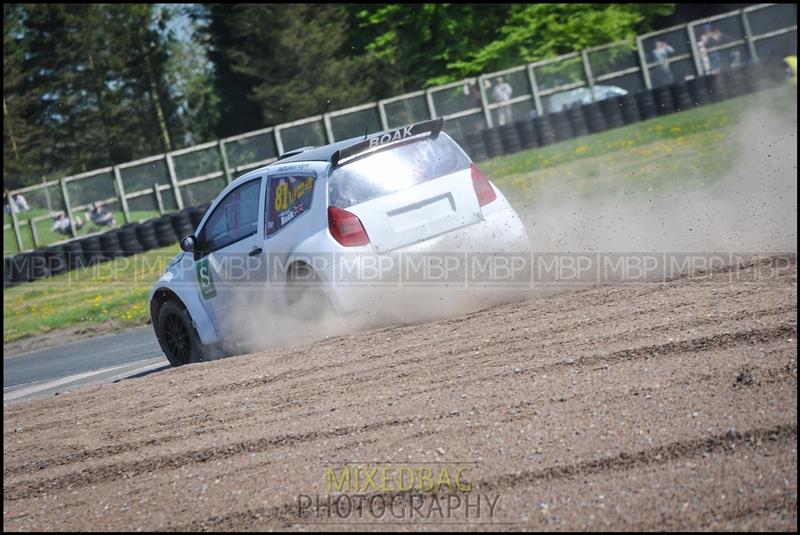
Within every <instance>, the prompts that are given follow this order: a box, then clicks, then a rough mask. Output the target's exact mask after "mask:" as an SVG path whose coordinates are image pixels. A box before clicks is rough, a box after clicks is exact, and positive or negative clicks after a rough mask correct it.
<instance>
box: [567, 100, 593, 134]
mask: <svg viewBox="0 0 800 535" xmlns="http://www.w3.org/2000/svg"><path fill="white" fill-rule="evenodd" d="M567 117H569V123H570V125H572V133H573V134H575V137H580V136H588V135H589V125H588V124H586V117H585V116H584V115H583V106H573V107H572V108H570V109H569V110H567Z"/></svg>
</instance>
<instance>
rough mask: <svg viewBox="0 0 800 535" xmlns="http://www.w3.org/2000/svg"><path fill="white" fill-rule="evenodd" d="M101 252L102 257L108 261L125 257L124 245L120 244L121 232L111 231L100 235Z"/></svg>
mask: <svg viewBox="0 0 800 535" xmlns="http://www.w3.org/2000/svg"><path fill="white" fill-rule="evenodd" d="M100 250H101V251H102V256H103V257H104V258H106V259H108V260H111V259H112V258H117V257H120V256H123V255H124V254H125V252H124V251H123V250H122V244H121V243H120V242H119V231H118V230H110V231H108V232H106V233H104V234H101V235H100Z"/></svg>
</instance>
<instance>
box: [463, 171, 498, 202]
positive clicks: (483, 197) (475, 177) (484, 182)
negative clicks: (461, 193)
mask: <svg viewBox="0 0 800 535" xmlns="http://www.w3.org/2000/svg"><path fill="white" fill-rule="evenodd" d="M469 170H470V171H471V172H472V187H473V188H475V195H477V197H478V204H480V205H481V206H486V205H487V204H489V203H490V202H492V201H493V200H495V199H496V198H497V194H496V193H495V192H494V188H493V187H492V184H491V183H490V182H489V179H488V178H486V175H484V174H483V172H482V171H481V170H480V169H478V166H477V165H475V164H474V163H471V164H469Z"/></svg>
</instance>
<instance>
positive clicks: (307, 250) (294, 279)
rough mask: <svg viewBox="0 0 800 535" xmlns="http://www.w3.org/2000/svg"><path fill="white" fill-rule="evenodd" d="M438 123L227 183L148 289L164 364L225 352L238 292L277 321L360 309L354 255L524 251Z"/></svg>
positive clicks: (521, 237)
mask: <svg viewBox="0 0 800 535" xmlns="http://www.w3.org/2000/svg"><path fill="white" fill-rule="evenodd" d="M442 126H443V121H442V119H437V120H432V121H426V122H423V123H418V124H415V125H411V126H406V127H402V128H398V129H396V130H392V131H387V132H381V133H378V134H373V135H371V136H365V137H364V138H355V139H350V140H346V141H341V142H337V143H333V144H330V145H326V146H322V147H316V148H314V147H307V148H303V149H297V150H294V151H290V152H288V153H286V154H284V155H282V156H281V158H279V159H278V161H276V162H273V163H271V164H270V165H268V166H266V167H262V168H260V169H256V170H254V171H250V172H248V173H247V174H245V175H243V176H241V177H239V178H237V179H236V180H234V181H233V182H232V183H231V184H229V185H228V186H227V187H226V188H225V189H224V190H223V191H222V192H221V193H220V194H219V195H218V196H217V198H216V199H215V200H214V201H213V202H212V203H211V205H210V206H209V208H208V210H207V212H206V213H205V215H204V216H203V219H202V221H201V222H200V224H199V225H198V227H197V229H196V232H195V234H193V235H191V236H187V237H185V238H184V239H183V240H181V249H182V250H183V252H182V253H180V254H179V255H178V256H177V257H176V258H175V259H174V260H173V261H172V262H171V263H170V265H169V266H168V267H167V269H166V271H165V273H164V275H163V276H162V277H161V279H160V280H159V281H158V282H157V283H156V284H155V286H154V287H153V289H152V291H151V293H150V313H151V319H152V323H153V328H154V330H155V334H156V336H157V337H158V340H159V343H160V344H161V347H162V349H163V350H164V353H165V354H166V356H167V358H168V359H169V361H170V363H171V364H172V365H173V366H179V365H183V364H187V363H190V362H197V361H202V360H206V359H208V358H210V356H211V355H212V354H213V352H214V351H217V350H219V348H220V347H226V345H227V347H230V344H226V342H230V341H232V340H233V339H235V338H236V336H237V333H236V327H237V325H236V323H237V322H236V321H235V320H234V321H231V318H235V317H237V314H236V312H238V314H239V315H241V313H242V312H244V313H245V314H247V313H248V310H246V309H245V310H244V311H243V310H242V307H243V306H244V307H246V305H243V304H242V303H243V299H242V298H243V297H244V298H249V299H254V298H255V299H270V300H272V302H271V303H270V305H269V310H271V311H278V313H281V314H298V315H302V314H306V313H308V312H309V309H308V308H305V309H299V308H296V305H298V303H300V302H303V301H304V300H305V298H306V297H308V296H312V297H313V299H312V300H311V302H312V307H311V309H310V311H311V312H313V311H314V310H317V311H318V310H319V309H322V308H325V307H328V308H329V309H330V310H332V311H334V312H335V313H337V314H346V313H348V312H351V311H355V310H359V309H360V308H361V307H363V306H364V303H360V302H359V301H358V300H357V299H355V298H354V297H353V295H354V293H353V292H352V291H351V289H350V288H348V285H347V284H342V283H343V282H345V283H346V282H353V281H355V279H357V278H358V277H359V276H360V275H359V273H360V272H359V270H357V269H356V270H347V269H343V267H342V266H344V265H345V263H346V262H347V261H348V259H349V260H350V261H352V259H353V258H354V257H355V258H356V259H357V260H363V259H367V258H378V259H380V258H385V257H388V256H390V255H396V254H397V253H398V252H401V253H403V252H405V253H407V252H419V253H423V254H424V253H426V252H428V251H441V250H460V248H462V247H464V244H467V243H470V241H471V240H475V241H476V242H482V243H486V242H487V240H489V241H490V243H491V244H492V246H493V249H494V250H503V249H508V248H511V247H515V248H524V247H525V246H526V245H527V240H528V238H527V235H526V231H525V228H524V226H523V224H522V222H521V221H520V218H519V217H518V216H517V214H516V213H515V212H514V210H513V209H512V207H511V206H510V204H509V203H508V201H507V200H506V198H505V197H504V196H503V194H502V193H501V192H500V191H498V189H497V188H496V187H495V186H494V185H493V184H492V183H491V182H490V181H489V179H488V178H487V177H486V176H484V174H483V173H482V172H481V171H480V170H479V169H478V167H477V166H476V165H475V164H474V163H473V162H472V161H471V160H470V158H469V156H468V155H467V154H466V153H465V152H464V150H463V149H462V148H461V147H460V146H459V145H458V144H457V143H456V142H455V141H453V139H452V138H450V136H448V135H447V134H446V133H444V132H442ZM350 265H351V266H352V264H350ZM309 282H310V283H313V284H309ZM266 287H270V288H272V289H273V291H263V289H264V288H266ZM256 290H257V291H256ZM244 301H246V299H244ZM253 308H254V310H255V307H253ZM262 310H263V309H262ZM253 314H255V312H253ZM225 352H230V351H229V350H227V351H226V350H223V351H222V353H225Z"/></svg>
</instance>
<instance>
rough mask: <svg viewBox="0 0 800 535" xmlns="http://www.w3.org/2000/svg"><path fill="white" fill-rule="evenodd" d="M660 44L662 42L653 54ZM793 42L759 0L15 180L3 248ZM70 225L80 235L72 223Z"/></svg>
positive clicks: (772, 53)
mask: <svg viewBox="0 0 800 535" xmlns="http://www.w3.org/2000/svg"><path fill="white" fill-rule="evenodd" d="M658 48H661V49H664V50H662V51H661V52H660V53H659V52H657V51H656V50H657V49H658ZM796 53H797V5H796V4H759V5H755V6H751V7H747V8H745V9H740V10H736V11H731V12H729V13H724V14H722V15H718V16H715V17H711V18H707V19H700V20H696V21H692V22H690V23H688V24H681V25H678V26H673V27H671V28H666V29H663V30H659V31H657V32H652V33H648V34H645V35H641V36H638V37H636V38H635V39H633V40H631V41H630V42H618V43H612V44H608V45H603V46H598V47H594V48H590V49H586V50H582V51H580V52H573V53H570V54H564V55H562V56H558V57H555V58H551V59H547V60H543V61H537V62H534V63H530V64H527V65H520V66H518V67H512V68H510V69H505V70H502V71H498V72H493V73H488V74H483V75H481V76H478V77H477V78H468V79H465V80H460V81H458V82H453V83H449V84H446V85H442V86H437V87H432V88H430V89H426V90H422V91H414V92H412V93H407V94H404V95H400V96H397V97H392V98H388V99H384V100H381V101H378V102H374V103H369V104H363V105H360V106H355V107H352V108H348V109H345V110H339V111H334V112H330V113H326V114H324V115H318V116H315V117H309V118H306V119H302V120H299V121H294V122H291V123H286V124H280V125H277V126H273V127H269V128H265V129H263V130H257V131H254V132H247V133H244V134H241V135H238V136H233V137H229V138H226V139H222V140H219V141H212V142H209V143H204V144H202V145H197V146H194V147H189V148H186V149H182V150H177V151H173V152H170V153H167V154H159V155H156V156H150V157H148V158H144V159H141V160H137V161H134V162H129V163H124V164H120V165H116V166H113V167H107V168H104V169H98V170H95V171H90V172H88V173H83V174H80V175H75V176H70V177H65V178H61V179H59V180H51V181H45V182H43V183H42V184H38V185H35V186H29V187H26V188H22V189H18V190H14V191H10V192H8V193H7V197H8V198H7V200H8V202H9V204H11V203H12V202H13V200H12V198H13V196H14V195H17V194H22V195H23V196H24V197H25V199H26V201H27V204H28V205H29V207H30V208H31V210H30V213H28V212H22V211H21V212H18V213H17V212H15V211H14V210H10V213H9V214H7V215H6V219H9V218H10V220H11V221H10V223H5V224H4V226H3V249H4V252H6V251H7V252H16V251H23V250H29V249H32V248H36V247H40V246H42V245H46V244H48V243H52V242H54V241H58V240H59V239H63V238H64V236H57V235H54V234H53V231H52V230H51V227H52V220H53V216H54V214H55V212H57V211H60V210H64V211H65V212H66V213H67V216H68V217H69V218H70V219H71V220H73V218H74V216H75V215H79V214H80V213H82V212H83V211H85V210H87V208H89V207H90V204H91V203H92V202H94V201H101V202H104V203H105V204H106V206H107V208H108V209H110V210H111V211H114V212H117V213H118V214H120V216H121V218H122V219H123V220H124V222H126V223H129V222H133V221H141V220H144V219H148V218H150V217H154V216H156V215H160V214H164V213H165V212H169V211H173V210H179V209H182V208H184V207H185V206H193V205H198V204H203V203H205V202H208V201H210V200H212V199H213V198H214V197H215V196H216V195H217V193H218V192H219V191H220V190H221V189H222V188H223V187H224V186H225V185H226V184H227V183H229V182H230V181H231V180H232V179H233V178H234V177H235V176H237V175H239V174H241V173H243V172H245V171H249V170H251V169H255V168H257V167H261V166H264V165H266V164H268V163H270V162H273V161H275V160H276V159H277V157H278V156H279V155H280V154H282V153H283V152H285V151H288V150H292V149H295V148H298V147H302V146H307V145H324V144H327V143H332V142H334V141H337V140H342V139H347V138H350V137H356V136H360V135H363V134H364V132H365V130H368V131H369V132H376V131H379V130H384V129H389V128H393V127H397V126H402V125H405V124H409V123H413V122H417V121H421V120H425V119H430V118H435V117H444V118H445V120H446V123H445V130H446V131H447V132H448V133H449V134H450V135H452V136H453V137H455V138H456V139H457V140H458V141H461V142H463V141H464V137H465V134H466V133H467V132H470V131H476V130H480V129H483V128H487V127H492V126H495V125H498V124H503V123H504V122H509V121H521V120H529V119H530V118H531V117H534V116H536V115H541V114H545V113H552V112H557V111H560V110H561V109H562V108H564V107H565V106H567V105H569V104H570V103H573V102H575V100H576V99H587V98H588V99H590V100H591V101H596V100H602V99H603V98H606V97H609V96H614V95H616V94H618V91H619V89H623V90H625V91H627V92H636V91H641V90H643V89H650V88H653V87H657V86H659V85H666V84H669V83H672V81H678V80H684V79H690V78H693V77H694V76H698V75H702V74H709V73H710V72H716V71H721V70H726V69H731V68H735V67H737V66H739V65H743V64H746V63H750V62H754V61H760V60H762V59H765V58H770V59H772V58H782V57H785V56H787V55H796ZM500 78H502V79H503V80H504V81H505V83H507V84H509V85H510V87H511V89H512V93H511V97H510V98H509V99H507V100H503V101H498V100H497V99H496V98H494V96H493V89H494V88H496V87H497V85H498V84H499V79H500ZM615 91H616V92H615ZM31 214H33V215H31ZM70 233H71V235H72V236H73V237H74V236H75V233H76V230H75V226H74V225H73V227H72V228H71V229H70ZM12 247H14V248H13V249H12Z"/></svg>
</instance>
